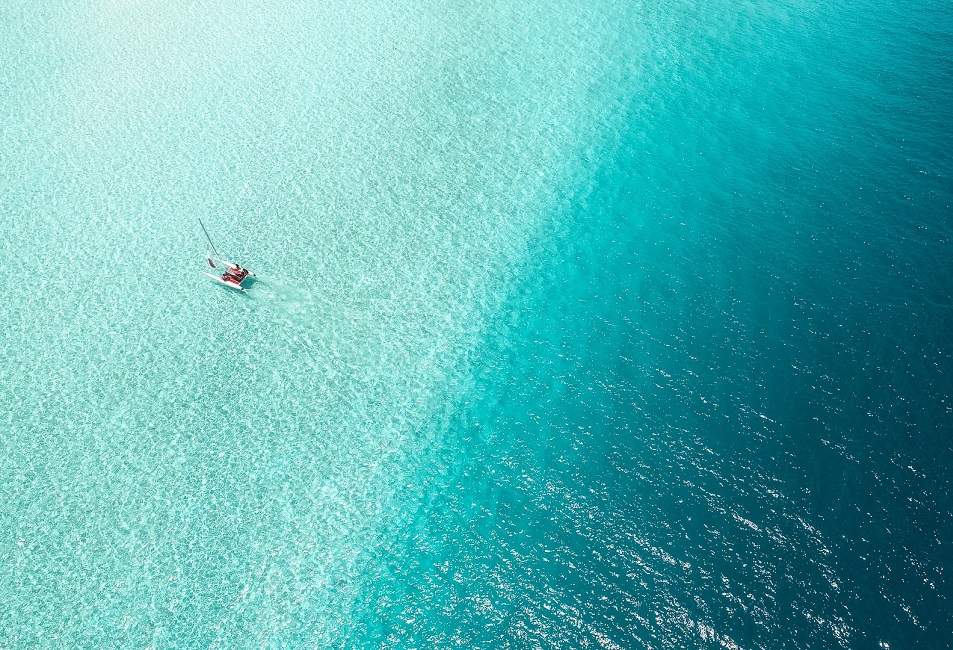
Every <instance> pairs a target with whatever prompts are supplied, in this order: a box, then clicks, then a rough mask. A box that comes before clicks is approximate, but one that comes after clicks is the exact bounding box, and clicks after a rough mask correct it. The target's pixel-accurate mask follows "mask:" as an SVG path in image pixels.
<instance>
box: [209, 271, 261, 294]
mask: <svg viewBox="0 0 953 650" xmlns="http://www.w3.org/2000/svg"><path fill="white" fill-rule="evenodd" d="M202 275H204V276H205V277H207V278H210V279H212V280H215V281H216V282H218V283H219V284H220V285H222V286H224V287H228V288H229V289H235V290H237V291H244V290H245V287H243V286H242V285H241V283H240V282H231V281H229V280H226V279H225V278H223V277H222V276H220V275H213V274H212V273H203V274H202ZM251 276H252V274H251V273H249V274H248V275H247V276H245V278H246V279H247V278H249V277H251ZM242 282H244V280H242Z"/></svg>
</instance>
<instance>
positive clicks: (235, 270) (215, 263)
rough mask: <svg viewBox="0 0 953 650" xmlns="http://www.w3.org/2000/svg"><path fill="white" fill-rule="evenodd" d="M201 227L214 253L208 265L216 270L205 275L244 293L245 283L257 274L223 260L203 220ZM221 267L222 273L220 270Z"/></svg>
mask: <svg viewBox="0 0 953 650" xmlns="http://www.w3.org/2000/svg"><path fill="white" fill-rule="evenodd" d="M199 225H200V226H202V232H204V233H205V238H206V239H207V240H208V245H209V247H210V248H211V249H212V253H214V257H213V255H212V254H209V256H208V265H209V266H210V267H211V268H213V269H215V273H208V272H205V273H203V275H205V276H206V277H208V278H211V279H212V280H215V281H216V282H218V283H219V284H221V285H223V286H226V287H229V288H230V289H237V290H238V291H244V290H245V287H243V286H242V284H243V283H245V282H246V280H248V278H253V277H255V274H254V273H252V272H251V271H249V270H248V269H246V268H242V267H241V266H239V265H238V264H236V263H235V262H230V261H228V260H226V259H222V258H221V257H220V256H219V254H218V251H217V250H215V244H213V243H212V238H211V237H209V236H208V230H206V229H205V224H204V223H202V220H201V219H199ZM219 267H221V269H222V270H221V271H220V270H219Z"/></svg>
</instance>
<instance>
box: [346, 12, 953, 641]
mask: <svg viewBox="0 0 953 650" xmlns="http://www.w3.org/2000/svg"><path fill="white" fill-rule="evenodd" d="M746 8H747V9H748V10H750V13H747V14H746V13H745V10H744V9H742V8H739V7H734V8H731V9H729V8H725V7H722V8H721V9H723V10H724V13H719V12H718V11H717V10H716V9H715V8H712V7H707V6H706V8H692V7H688V6H679V7H678V9H677V10H676V9H674V8H672V6H671V5H666V6H661V5H652V6H651V7H646V9H647V10H648V13H649V15H650V16H651V14H652V12H653V11H657V12H664V11H676V12H677V13H680V15H681V17H682V20H683V21H684V23H683V24H682V25H680V26H679V28H678V31H677V32H676V33H675V34H672V33H668V34H665V40H666V42H667V43H668V42H669V41H668V39H675V43H676V45H675V48H676V49H677V50H678V55H677V56H676V57H675V58H674V60H672V61H670V65H669V66H667V67H665V68H663V69H661V70H659V71H658V72H657V73H656V74H657V77H656V78H653V80H652V81H653V83H652V84H651V85H650V86H649V87H648V88H647V89H646V88H645V87H644V86H643V87H642V89H643V90H642V92H640V93H639V94H637V95H636V96H634V97H632V98H631V101H630V103H629V104H628V106H627V110H626V120H625V122H626V128H625V132H624V133H622V134H621V135H620V136H619V137H618V138H617V139H616V140H613V141H611V142H608V143H606V144H604V145H603V146H601V147H599V148H598V149H599V155H598V157H597V161H594V162H593V164H595V165H597V167H598V174H597V176H596V178H595V180H594V182H593V183H592V184H591V185H590V186H588V187H586V188H583V189H581V190H580V191H579V192H577V193H576V194H573V195H571V196H567V197H566V203H565V206H564V213H563V214H562V215H560V217H559V218H557V219H555V220H554V221H556V222H558V225H554V226H553V227H552V228H551V229H550V230H547V231H545V232H543V233H541V234H540V236H539V237H538V239H537V242H536V248H535V253H534V255H533V258H534V259H535V260H536V263H535V264H532V265H530V266H529V267H528V268H527V269H526V271H525V277H526V280H525V281H524V282H523V283H522V284H521V285H520V286H519V287H517V288H515V289H514V290H513V291H512V293H511V295H510V298H509V300H508V302H507V303H506V307H505V309H504V310H503V311H502V314H501V315H500V316H499V317H498V318H497V319H496V321H495V326H494V328H493V330H492V336H490V337H489V340H488V342H487V343H486V344H485V346H484V347H483V348H481V349H480V351H479V353H478V354H477V358H476V360H475V367H476V368H477V371H476V374H475V378H474V380H473V385H472V386H469V387H468V389H467V391H466V396H465V398H463V399H462V400H461V403H460V404H458V405H457V406H456V408H455V409H454V411H453V413H452V414H450V415H449V416H448V417H449V423H448V424H447V425H445V426H446V427H447V430H448V431H449V435H447V436H445V437H444V438H443V440H442V442H441V443H440V445H439V451H438V452H437V460H435V461H434V462H433V469H432V472H431V473H430V474H429V475H428V476H427V479H426V481H425V482H423V484H422V486H418V487H417V488H416V489H417V490H419V494H420V496H421V497H423V498H422V499H420V507H419V511H417V512H416V513H414V514H413V515H412V516H411V517H409V518H408V519H407V520H404V521H400V522H398V523H397V524H396V525H397V527H398V528H399V529H400V532H399V533H398V534H397V537H398V539H400V540H401V541H400V542H399V543H398V544H397V545H396V546H388V547H386V548H383V549H381V550H380V551H379V552H378V553H376V554H374V556H373V557H374V559H373V560H372V561H371V562H370V563H369V564H370V565H371V566H378V567H380V568H379V569H378V572H377V573H375V574H374V580H373V581H372V582H371V583H370V586H369V587H368V588H367V590H366V591H365V593H364V594H363V599H362V600H361V601H360V602H359V607H358V610H359V611H361V613H362V614H361V616H360V617H359V618H357V619H356V621H355V622H354V624H353V627H351V628H348V631H347V633H346V635H345V639H346V640H347V641H346V643H347V644H351V643H355V644H358V645H359V644H361V643H363V642H364V640H365V639H368V638H370V639H373V640H374V642H375V643H377V642H380V643H382V644H384V645H387V646H393V647H429V646H436V647H442V646H450V645H455V644H462V645H464V646H477V647H505V646H510V647H539V646H541V647H671V648H681V647H719V646H724V647H742V648H750V647H762V648H776V647H797V648H808V647H815V648H831V647H850V648H860V647H874V648H876V647H884V648H886V647H890V648H907V647H931V648H943V647H949V644H950V639H953V617H951V611H953V607H951V601H950V597H951V594H953V592H951V589H953V586H951V583H950V576H949V571H950V568H951V567H950V559H949V558H950V557H951V554H950V549H949V545H950V543H951V540H953V519H951V508H953V501H951V492H950V490H951V483H950V468H951V461H953V443H951V437H950V432H951V431H953V427H951V424H953V402H951V400H953V390H951V389H953V378H951V373H953V362H951V361H953V360H951V351H953V350H951V343H950V334H949V333H950V332H951V331H953V309H951V298H953V275H951V273H950V271H951V262H950V259H951V257H950V253H951V252H953V246H951V244H953V211H951V205H953V190H951V188H953V185H951V183H950V170H951V166H950V163H951V153H950V152H951V151H953V129H951V127H950V124H951V117H953V115H951V112H953V109H951V107H953V83H951V82H953V74H951V70H953V68H951V67H950V66H949V60H950V54H951V51H953V12H951V11H950V9H949V7H942V6H941V5H939V4H933V3H927V6H918V7H910V6H901V5H895V4H892V3H882V2H877V3H872V2H864V3H853V4H842V3H839V4H836V5H831V6H827V5H822V6H812V7H808V6H806V5H799V6H794V5H793V4H786V5H776V6H775V7H774V8H775V9H776V10H777V12H778V14H777V15H772V12H771V10H770V8H769V7H767V6H765V5H749V6H747V7H746ZM719 18H720V19H722V20H723V21H724V22H717V19H719ZM709 21H715V22H714V24H709ZM656 54H658V55H659V56H664V53H663V52H661V51H658V52H656ZM461 458H464V459H465V460H464V461H460V460H459V459H461ZM358 639H359V640H360V641H356V640H358Z"/></svg>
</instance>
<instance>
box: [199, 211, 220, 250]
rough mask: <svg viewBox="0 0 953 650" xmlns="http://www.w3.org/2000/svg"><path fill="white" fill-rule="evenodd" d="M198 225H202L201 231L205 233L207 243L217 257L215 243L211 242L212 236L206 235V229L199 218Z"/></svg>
mask: <svg viewBox="0 0 953 650" xmlns="http://www.w3.org/2000/svg"><path fill="white" fill-rule="evenodd" d="M199 225H200V226H202V232H204V233H205V238H206V239H207V240H208V245H209V246H211V247H212V252H213V253H215V257H218V251H217V250H215V244H213V243H212V238H211V237H209V236H208V230H206V229H205V224H204V223H202V220H201V219H199Z"/></svg>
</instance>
